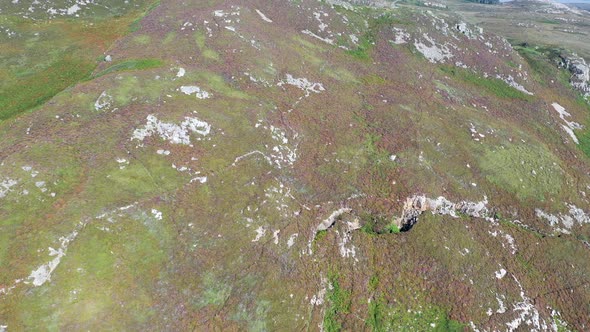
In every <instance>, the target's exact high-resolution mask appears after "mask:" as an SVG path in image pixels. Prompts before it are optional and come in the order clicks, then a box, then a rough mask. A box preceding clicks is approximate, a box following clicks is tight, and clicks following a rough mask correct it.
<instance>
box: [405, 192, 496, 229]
mask: <svg viewBox="0 0 590 332" xmlns="http://www.w3.org/2000/svg"><path fill="white" fill-rule="evenodd" d="M487 204H488V200H487V198H484V200H483V201H480V202H469V201H461V202H459V203H453V202H451V201H449V200H448V199H446V198H444V197H442V196H440V197H438V198H436V199H432V198H428V197H426V196H424V195H420V196H418V195H414V196H412V197H408V198H407V199H406V202H405V203H404V207H403V211H402V215H401V217H400V218H398V219H397V221H396V223H397V226H398V227H399V228H400V230H402V231H408V230H410V229H411V228H412V227H413V226H414V224H416V222H418V217H419V216H420V215H421V214H422V213H424V212H426V211H430V212H432V214H440V215H448V216H451V217H453V218H457V217H458V214H464V215H467V216H470V217H473V218H487V217H489V216H490V214H491V213H490V211H489V210H488V208H487V206H486V205H487Z"/></svg>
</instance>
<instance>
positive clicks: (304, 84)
mask: <svg viewBox="0 0 590 332" xmlns="http://www.w3.org/2000/svg"><path fill="white" fill-rule="evenodd" d="M284 84H288V85H292V86H296V87H298V88H299V89H301V90H303V91H305V96H306V97H308V96H309V95H310V94H311V93H312V92H313V93H320V92H322V91H325V90H326V89H324V86H323V85H322V83H313V82H310V81H309V80H308V79H307V78H304V77H303V78H295V77H293V75H291V74H287V79H286V80H285V81H281V82H279V83H278V84H277V85H278V86H283V85H284Z"/></svg>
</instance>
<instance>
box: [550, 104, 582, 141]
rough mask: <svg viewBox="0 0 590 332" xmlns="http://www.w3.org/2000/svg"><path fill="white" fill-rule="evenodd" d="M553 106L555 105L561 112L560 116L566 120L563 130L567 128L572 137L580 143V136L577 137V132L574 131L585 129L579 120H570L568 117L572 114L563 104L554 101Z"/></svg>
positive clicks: (555, 108) (566, 130) (557, 110)
mask: <svg viewBox="0 0 590 332" xmlns="http://www.w3.org/2000/svg"><path fill="white" fill-rule="evenodd" d="M551 106H553V109H554V110H555V111H556V112H557V113H558V114H559V118H560V119H561V120H563V122H565V124H564V125H561V126H562V128H563V130H565V132H566V133H567V134H568V135H569V136H570V137H571V138H572V141H574V143H576V144H580V141H579V140H578V137H576V134H575V133H574V129H583V128H584V127H583V126H582V125H581V124H579V123H577V122H573V121H568V120H567V119H566V118H569V117H571V116H572V115H571V114H570V113H568V112H567V111H566V110H565V108H564V107H563V106H561V105H559V104H558V103H553V104H551Z"/></svg>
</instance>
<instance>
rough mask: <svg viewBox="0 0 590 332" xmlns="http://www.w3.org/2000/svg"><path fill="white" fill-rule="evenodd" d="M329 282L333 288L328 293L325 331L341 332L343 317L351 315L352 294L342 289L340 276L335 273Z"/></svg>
mask: <svg viewBox="0 0 590 332" xmlns="http://www.w3.org/2000/svg"><path fill="white" fill-rule="evenodd" d="M328 282H329V283H330V285H331V286H332V287H331V288H328V292H327V293H326V312H325V314H324V331H326V332H336V331H341V330H342V321H343V316H344V315H346V314H348V313H350V304H351V299H350V295H351V292H350V291H348V290H344V289H342V288H341V286H340V282H339V276H338V274H337V273H335V272H331V273H329V274H328Z"/></svg>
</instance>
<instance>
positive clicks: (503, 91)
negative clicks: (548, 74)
mask: <svg viewBox="0 0 590 332" xmlns="http://www.w3.org/2000/svg"><path fill="white" fill-rule="evenodd" d="M440 69H441V71H442V72H443V73H445V74H447V75H449V76H451V77H452V78H454V79H459V80H460V81H462V82H464V83H466V84H467V85H471V86H473V87H476V88H480V89H482V90H484V91H486V92H488V93H490V94H492V95H494V96H496V97H499V98H504V99H520V100H524V101H530V100H532V97H531V96H529V95H527V94H526V93H524V92H521V91H518V90H516V89H515V88H513V87H511V86H510V85H508V84H507V83H506V82H504V81H502V80H500V79H497V78H491V77H488V78H485V77H482V76H479V75H477V74H476V73H473V72H471V71H469V70H466V69H462V68H457V67H453V66H441V67H440Z"/></svg>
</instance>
